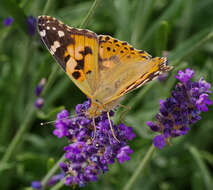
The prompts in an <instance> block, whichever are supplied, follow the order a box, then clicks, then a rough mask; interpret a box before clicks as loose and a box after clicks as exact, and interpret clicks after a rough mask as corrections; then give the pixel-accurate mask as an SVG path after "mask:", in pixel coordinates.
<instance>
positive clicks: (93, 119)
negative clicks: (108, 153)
mask: <svg viewBox="0 0 213 190" xmlns="http://www.w3.org/2000/svg"><path fill="white" fill-rule="evenodd" d="M92 122H93V129H94V135H93V138H92V141H94V140H95V136H96V126H95V118H94V117H93V118H92Z"/></svg>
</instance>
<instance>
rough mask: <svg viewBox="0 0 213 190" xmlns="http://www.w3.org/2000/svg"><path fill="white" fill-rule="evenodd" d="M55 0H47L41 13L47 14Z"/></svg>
mask: <svg viewBox="0 0 213 190" xmlns="http://www.w3.org/2000/svg"><path fill="white" fill-rule="evenodd" d="M54 1H55V0H47V3H46V4H45V7H44V10H43V15H45V14H47V13H48V12H49V10H50V9H51V6H52V5H53V4H54Z"/></svg>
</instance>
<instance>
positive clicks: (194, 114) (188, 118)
mask: <svg viewBox="0 0 213 190" xmlns="http://www.w3.org/2000/svg"><path fill="white" fill-rule="evenodd" d="M193 75H194V71H193V70H191V69H186V70H185V71H179V72H178V75H176V78H177V79H178V80H179V81H180V82H179V83H178V84H177V85H176V86H175V89H174V90H173V91H172V97H170V98H167V99H166V100H165V101H164V100H161V101H160V113H158V114H157V115H156V120H157V122H151V121H148V122H147V123H146V124H147V125H148V126H149V127H150V129H151V130H152V131H154V132H158V133H160V135H157V136H156V137H154V139H153V143H154V146H155V147H157V148H159V149H162V148H163V147H164V146H165V144H166V142H167V141H168V140H169V139H170V138H174V137H178V136H181V135H185V134H187V132H188V131H189V129H190V128H189V126H190V125H191V124H194V123H196V122H197V121H199V120H200V119H201V117H200V114H201V112H202V111H204V112H206V111H208V106H209V105H211V104H212V101H211V100H210V99H209V93H211V91H209V89H210V87H211V85H210V83H208V82H206V81H205V80H204V79H203V78H201V79H200V80H199V82H192V81H191V80H190V79H191V78H192V76H193Z"/></svg>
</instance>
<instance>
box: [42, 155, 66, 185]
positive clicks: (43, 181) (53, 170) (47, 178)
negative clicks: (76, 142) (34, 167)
mask: <svg viewBox="0 0 213 190" xmlns="http://www.w3.org/2000/svg"><path fill="white" fill-rule="evenodd" d="M63 161H65V157H64V155H63V156H62V157H61V158H60V159H59V160H58V162H56V163H55V165H54V166H53V167H52V168H51V169H50V170H49V172H48V173H47V174H46V175H45V176H44V178H43V179H42V180H41V184H42V186H43V187H45V186H46V184H47V182H48V180H49V179H50V177H51V176H52V175H53V174H54V173H55V172H56V171H57V170H58V168H59V163H60V162H63Z"/></svg>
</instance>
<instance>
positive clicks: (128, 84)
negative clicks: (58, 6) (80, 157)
mask: <svg viewBox="0 0 213 190" xmlns="http://www.w3.org/2000/svg"><path fill="white" fill-rule="evenodd" d="M38 31H39V33H40V36H41V39H42V41H43V42H44V44H45V45H46V47H47V48H48V50H49V51H50V53H51V54H52V55H53V57H54V58H55V59H56V61H57V62H58V63H59V65H60V66H61V67H62V69H63V70H64V71H65V72H66V74H67V75H68V76H69V77H70V79H71V80H72V81H73V82H74V83H75V84H76V85H77V86H78V87H79V88H80V89H81V91H82V92H83V93H84V94H86V95H87V96H88V97H89V98H90V100H91V106H90V108H89V110H88V113H87V114H88V116H89V117H90V118H94V117H97V116H99V115H100V114H101V113H102V112H104V111H106V112H108V111H109V110H111V109H112V108H114V107H115V106H116V105H117V104H118V102H119V100H120V98H121V97H122V96H123V95H124V94H126V93H128V92H130V91H132V90H134V89H136V88H138V87H140V86H141V85H143V84H145V83H147V82H149V81H151V80H152V79H154V78H156V77H157V76H159V75H160V74H162V73H163V72H166V71H169V70H170V69H171V67H170V66H168V65H167V59H166V58H165V57H161V58H160V57H155V58H152V57H151V55H149V54H148V53H147V52H145V51H143V50H137V49H135V48H133V47H132V46H131V45H129V44H128V43H127V42H122V41H120V40H117V39H115V38H112V37H111V36H107V35H97V34H96V33H94V32H91V31H89V30H84V29H77V28H73V27H69V26H67V25H65V24H63V23H62V22H60V21H59V20H57V19H55V18H53V17H50V16H39V17H38Z"/></svg>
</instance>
